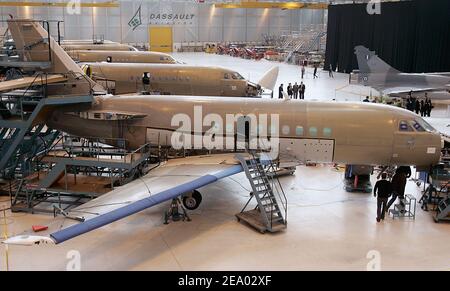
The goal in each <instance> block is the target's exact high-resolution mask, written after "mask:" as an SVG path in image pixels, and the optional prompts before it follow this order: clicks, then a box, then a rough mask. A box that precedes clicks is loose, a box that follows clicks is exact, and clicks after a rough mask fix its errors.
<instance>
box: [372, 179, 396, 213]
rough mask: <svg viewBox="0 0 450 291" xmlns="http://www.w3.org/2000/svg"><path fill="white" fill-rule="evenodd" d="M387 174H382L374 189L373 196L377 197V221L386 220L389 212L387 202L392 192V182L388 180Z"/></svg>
mask: <svg viewBox="0 0 450 291" xmlns="http://www.w3.org/2000/svg"><path fill="white" fill-rule="evenodd" d="M386 178H387V174H386V173H383V174H381V180H379V181H378V182H377V183H376V184H375V188H374V189H373V196H374V197H377V195H378V197H377V222H380V221H381V220H384V216H385V214H386V212H387V208H386V207H387V202H388V199H389V197H390V196H391V193H392V184H391V182H389V181H388V180H386Z"/></svg>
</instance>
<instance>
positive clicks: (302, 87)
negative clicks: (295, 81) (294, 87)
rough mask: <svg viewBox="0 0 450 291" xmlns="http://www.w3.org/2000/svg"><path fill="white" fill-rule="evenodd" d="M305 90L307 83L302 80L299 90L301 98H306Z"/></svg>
mask: <svg viewBox="0 0 450 291" xmlns="http://www.w3.org/2000/svg"><path fill="white" fill-rule="evenodd" d="M305 90H306V86H305V84H303V82H301V83H300V86H299V88H298V91H299V92H300V99H301V100H303V99H305Z"/></svg>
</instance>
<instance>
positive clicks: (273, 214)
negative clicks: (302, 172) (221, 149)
mask: <svg viewBox="0 0 450 291" xmlns="http://www.w3.org/2000/svg"><path fill="white" fill-rule="evenodd" d="M249 154H250V155H249V157H245V156H243V155H238V156H237V158H238V160H239V161H240V163H241V165H242V167H243V169H244V171H245V174H246V176H247V179H248V180H249V182H250V185H251V187H252V190H253V193H252V196H251V198H250V199H249V200H248V202H247V204H246V205H245V206H244V208H243V209H242V211H241V212H240V213H238V214H236V217H237V219H238V221H241V220H242V221H245V222H247V223H248V224H249V225H251V226H253V227H254V228H256V229H257V230H259V231H260V232H261V233H265V232H266V231H269V232H278V231H281V230H283V229H285V228H286V227H287V198H286V195H285V194H284V191H283V188H282V187H281V183H280V182H279V180H278V178H276V177H275V176H274V175H268V174H267V172H268V171H275V165H274V163H273V161H271V160H267V161H266V160H264V162H262V161H261V158H260V157H258V156H257V155H256V153H254V152H253V151H249ZM253 198H256V201H257V207H256V208H255V209H253V210H249V211H245V210H246V208H247V206H248V205H249V203H250V201H251V200H252V199H253Z"/></svg>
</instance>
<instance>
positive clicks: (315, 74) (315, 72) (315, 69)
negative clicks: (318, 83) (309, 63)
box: [313, 64, 319, 79]
mask: <svg viewBox="0 0 450 291" xmlns="http://www.w3.org/2000/svg"><path fill="white" fill-rule="evenodd" d="M315 78H319V77H318V76H317V64H315V65H314V74H313V79H315Z"/></svg>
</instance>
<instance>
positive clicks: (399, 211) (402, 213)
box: [389, 194, 417, 219]
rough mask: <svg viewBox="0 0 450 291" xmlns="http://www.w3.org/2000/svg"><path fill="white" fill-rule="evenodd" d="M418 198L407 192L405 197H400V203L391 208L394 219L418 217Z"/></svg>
mask: <svg viewBox="0 0 450 291" xmlns="http://www.w3.org/2000/svg"><path fill="white" fill-rule="evenodd" d="M416 205H417V203H416V198H415V197H414V196H413V195H411V194H406V195H405V198H404V199H400V203H398V204H395V205H394V209H391V210H389V213H390V214H392V219H395V218H396V217H398V218H402V217H406V218H412V219H416V208H417V206H416Z"/></svg>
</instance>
